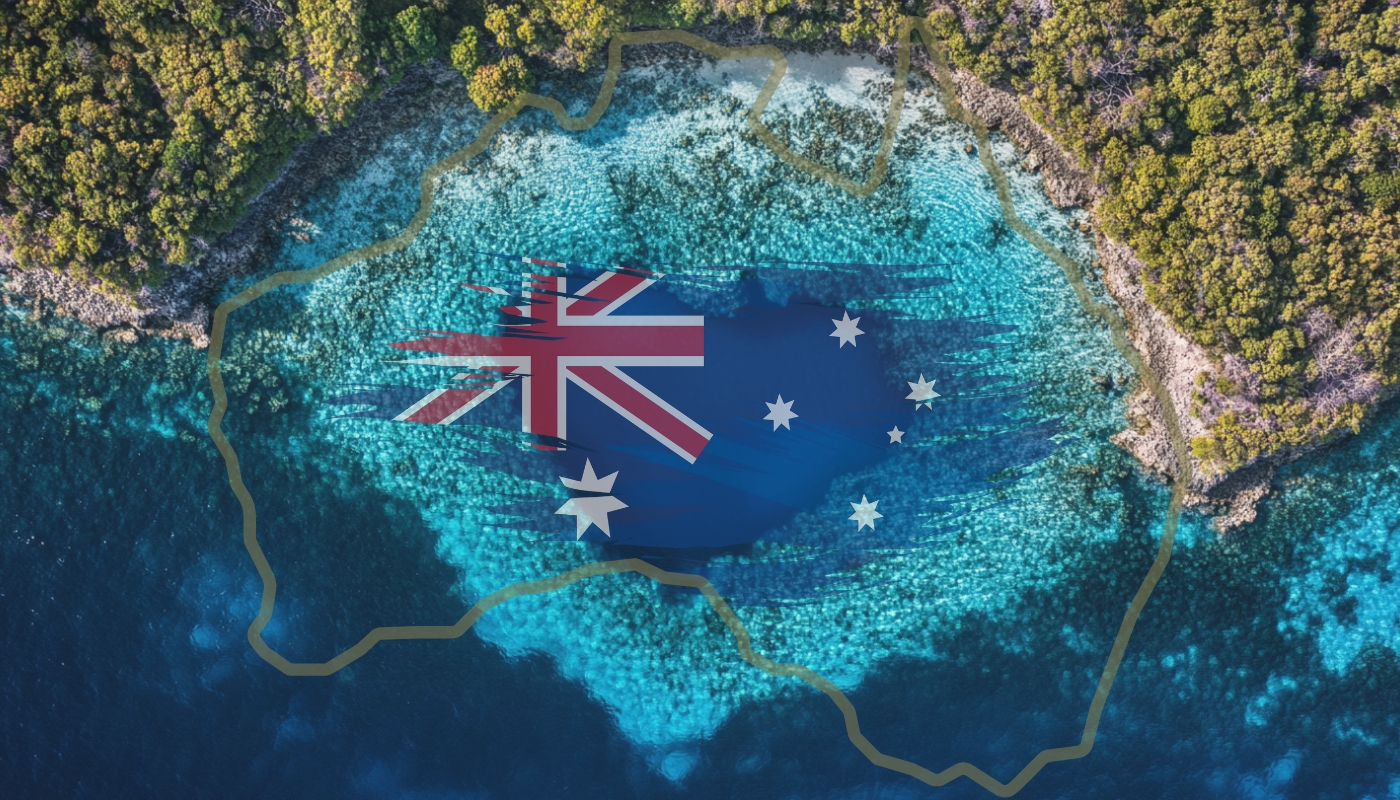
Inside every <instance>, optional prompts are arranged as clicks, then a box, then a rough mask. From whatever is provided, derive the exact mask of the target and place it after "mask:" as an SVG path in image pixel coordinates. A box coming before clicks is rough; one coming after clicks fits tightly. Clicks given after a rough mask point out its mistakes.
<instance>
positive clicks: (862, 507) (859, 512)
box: [846, 495, 885, 531]
mask: <svg viewBox="0 0 1400 800" xmlns="http://www.w3.org/2000/svg"><path fill="white" fill-rule="evenodd" d="M878 505H880V501H879V500H876V501H875V502H873V503H872V502H870V501H869V500H866V499H865V495H861V496H860V502H859V503H851V508H852V509H854V510H855V512H856V513H854V514H852V515H850V516H849V517H846V519H853V520H855V521H856V530H860V529H861V528H864V527H865V526H867V525H869V526H870V530H872V531H873V530H875V520H877V519H879V518H881V517H883V516H885V515H884V514H881V513H880V512H878V511H876V510H875V506H878Z"/></svg>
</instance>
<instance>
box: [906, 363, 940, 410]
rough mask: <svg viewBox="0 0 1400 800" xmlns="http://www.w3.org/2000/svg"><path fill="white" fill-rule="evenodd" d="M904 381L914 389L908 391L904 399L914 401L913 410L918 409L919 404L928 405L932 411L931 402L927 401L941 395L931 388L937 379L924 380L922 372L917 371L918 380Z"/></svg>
mask: <svg viewBox="0 0 1400 800" xmlns="http://www.w3.org/2000/svg"><path fill="white" fill-rule="evenodd" d="M905 383H907V384H909V388H910V389H913V390H914V391H912V392H910V393H909V394H908V395H907V396H905V398H904V399H905V400H913V401H914V410H915V411H918V410H919V407H920V406H928V407H929V410H930V411H932V410H933V403H931V402H929V401H930V400H932V399H933V398H935V397H942V396H943V395H941V394H939V393H938V392H935V391H934V390H933V385H934V384H935V383H938V379H937V378H934V379H933V380H931V381H926V380H924V373H922V372H920V373H919V380H918V381H917V382H915V381H905Z"/></svg>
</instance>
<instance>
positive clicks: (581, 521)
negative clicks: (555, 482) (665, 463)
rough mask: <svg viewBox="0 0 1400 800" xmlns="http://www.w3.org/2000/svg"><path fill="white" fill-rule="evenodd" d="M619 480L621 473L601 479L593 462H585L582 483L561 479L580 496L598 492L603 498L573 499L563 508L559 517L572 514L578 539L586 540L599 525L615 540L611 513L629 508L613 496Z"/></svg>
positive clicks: (575, 537)
mask: <svg viewBox="0 0 1400 800" xmlns="http://www.w3.org/2000/svg"><path fill="white" fill-rule="evenodd" d="M615 480H617V473H616V472H614V473H613V474H611V475H609V476H607V477H605V478H600V477H598V475H597V474H596V473H594V472H593V462H592V460H590V459H584V461H583V477H582V478H580V479H579V480H574V479H573V478H565V477H560V478H559V482H560V483H562V484H564V485H565V486H567V487H569V488H570V489H574V490H575V491H580V492H598V493H600V495H593V496H590V497H570V498H569V501H568V502H566V503H565V504H564V505H562V506H560V507H559V510H558V511H556V512H554V513H556V514H571V515H573V516H574V517H575V518H576V521H577V523H578V525H577V529H578V534H577V535H576V536H574V539H582V538H583V534H584V532H585V531H587V530H588V526H589V525H597V526H598V530H600V531H602V532H603V535H605V536H607V537H608V538H609V539H611V538H612V531H610V530H608V512H609V511H617V510H619V509H623V508H626V507H627V504H626V503H624V502H622V501H621V500H618V499H617V498H616V497H613V496H612V487H613V481H615Z"/></svg>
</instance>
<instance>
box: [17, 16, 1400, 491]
mask: <svg viewBox="0 0 1400 800" xmlns="http://www.w3.org/2000/svg"><path fill="white" fill-rule="evenodd" d="M906 14H926V15H928V17H929V19H930V22H931V23H932V25H933V27H934V28H935V30H936V31H937V32H938V34H939V35H940V36H942V37H944V38H945V39H946V40H947V42H948V43H949V49H950V53H951V55H952V58H953V60H954V62H955V63H956V64H958V65H959V66H963V67H966V68H968V69H971V70H973V71H974V72H976V73H978V74H979V75H980V76H982V77H983V78H984V79H987V80H989V81H995V82H1002V83H1009V84H1010V85H1011V86H1013V87H1014V88H1015V89H1016V90H1017V91H1018V92H1019V93H1020V95H1021V96H1022V98H1023V99H1024V102H1025V104H1026V106H1027V107H1028V108H1029V109H1030V110H1031V112H1032V113H1033V114H1034V115H1036V116H1037V118H1039V119H1040V120H1041V121H1042V122H1043V124H1045V125H1046V127H1047V128H1048V129H1049V130H1050V131H1051V132H1052V133H1053V134H1054V135H1055V136H1056V137H1057V138H1058V139H1059V140H1060V142H1061V143H1062V144H1064V145H1065V146H1066V147H1067V148H1069V149H1070V150H1072V151H1073V152H1075V153H1077V154H1078V155H1079V157H1080V158H1081V160H1082V162H1083V163H1084V165H1085V166H1086V167H1088V168H1089V169H1090V170H1091V171H1092V172H1093V173H1094V174H1095V175H1096V176H1097V177H1098V179H1099V180H1100V181H1101V182H1102V183H1104V184H1105V185H1106V186H1107V187H1108V189H1109V196H1108V198H1107V199H1106V200H1105V201H1104V203H1103V205H1102V207H1101V209H1100V211H1101V213H1100V221H1101V223H1102V224H1103V225H1104V227H1105V229H1106V231H1107V232H1108V233H1109V234H1110V235H1112V236H1113V237H1114V238H1117V239H1119V240H1121V241H1125V242H1127V243H1129V244H1130V245H1131V246H1132V247H1133V249H1134V251H1135V252H1136V253H1137V254H1138V256H1139V257H1140V258H1141V259H1142V260H1143V261H1144V262H1145V263H1146V265H1147V270H1146V273H1145V275H1144V283H1145V285H1146V288H1147V292H1148V296H1149V298H1150V299H1151V300H1152V302H1153V303H1155V304H1156V305H1157V306H1158V307H1159V308H1161V309H1162V310H1163V311H1164V312H1165V313H1166V314H1167V315H1168V316H1169V317H1170V319H1171V320H1172V321H1173V322H1174V323H1175V324H1176V325H1177V326H1178V327H1179V328H1180V329H1181V330H1182V331H1184V332H1186V333H1188V334H1189V335H1190V336H1192V337H1193V338H1194V339H1195V340H1196V341H1198V342H1200V343H1202V344H1204V345H1207V346H1210V347H1211V348H1213V350H1214V352H1216V353H1219V354H1222V355H1226V354H1228V355H1229V356H1232V357H1234V359H1235V360H1231V359H1230V358H1226V359H1225V360H1224V361H1222V362H1221V363H1220V364H1219V365H1218V366H1217V367H1216V369H1215V374H1213V375H1211V376H1209V379H1207V376H1204V375H1202V376H1201V380H1200V381H1198V384H1199V386H1200V390H1199V394H1198V403H1197V404H1196V407H1195V408H1194V409H1193V411H1194V412H1195V413H1198V414H1201V415H1203V416H1205V417H1206V418H1207V419H1208V421H1210V422H1211V423H1212V425H1213V428H1212V430H1213V432H1214V435H1213V436H1210V437H1203V438H1202V439H1200V440H1198V441H1197V442H1195V443H1194V444H1195V448H1196V452H1197V454H1198V455H1200V456H1202V457H1203V458H1206V459H1207V460H1209V461H1211V462H1214V463H1217V464H1219V465H1221V466H1237V465H1239V464H1241V463H1244V462H1245V461H1247V460H1248V459H1249V458H1251V457H1253V456H1254V455H1257V454H1259V453H1263V452H1270V451H1273V450H1276V449H1278V448H1279V447H1282V446H1287V445H1299V444H1305V443H1308V442H1311V441H1316V440H1318V439H1321V438H1324V437H1326V436H1327V435H1329V434H1330V433H1331V432H1332V431H1334V430H1336V429H1338V428H1339V426H1342V425H1356V424H1358V422H1359V419H1360V416H1361V414H1362V413H1363V411H1364V409H1365V408H1366V407H1368V405H1369V404H1370V402H1371V401H1372V400H1373V399H1374V397H1375V396H1376V395H1377V393H1378V392H1379V391H1380V390H1381V387H1382V386H1383V385H1386V384H1390V383H1393V382H1394V381H1395V380H1396V379H1397V377H1400V340H1398V339H1397V337H1400V291H1397V286H1396V284H1397V282H1398V281H1400V217H1397V210H1400V106H1397V99H1396V97H1395V93H1394V92H1395V87H1396V84H1397V82H1398V81H1400V57H1397V50H1400V8H1397V7H1395V6H1392V5H1391V4H1390V2H1389V1H1388V0H1327V2H1298V0H959V1H958V2H952V1H951V0H934V1H933V2H929V3H925V2H922V0H908V2H901V0H519V2H492V1H491V0H469V2H459V1H454V0H429V1H428V2H418V3H412V2H408V0H227V1H225V0H0V174H3V177H4V192H3V195H0V254H3V252H4V251H9V252H10V253H11V256H12V258H13V259H15V260H16V261H18V263H19V264H20V265H22V266H24V267H52V268H60V269H69V270H72V271H73V272H75V273H77V274H79V275H83V276H95V277H97V278H100V279H102V281H104V283H105V284H107V285H108V286H109V287H111V288H112V289H114V290H117V291H131V290H134V289H136V288H138V287H139V286H140V285H142V284H145V283H152V282H155V281H158V280H160V278H161V274H162V271H163V267H164V266H165V265H168V264H171V263H179V262H182V261H186V260H188V259H190V258H191V257H193V256H195V255H196V254H197V250H198V249H199V248H200V247H201V245H202V242H203V239H202V238H200V237H207V236H209V235H211V234H216V233H218V232H220V231H222V230H226V229H227V228H228V227H229V226H230V225H231V224H232V222H233V221H234V220H235V219H236V218H237V217H238V215H239V213H240V211H241V209H242V206H243V204H244V203H245V202H246V200H247V199H248V198H249V197H250V196H251V195H252V194H253V193H255V192H256V191H257V190H258V189H259V188H260V187H261V186H262V185H263V184H264V183H265V181H266V180H267V179H268V177H269V176H270V175H271V174H273V172H274V171H275V170H276V169H277V167H278V166H279V165H280V164H281V163H282V162H283V161H284V160H285V158H286V156H287V154H288V153H289V152H290V148H291V147H292V146H293V145H294V144H295V143H296V142H297V141H298V140H300V139H302V138H304V137H305V136H307V135H309V134H310V133H312V132H314V131H316V130H318V129H326V128H330V127H333V126H335V125H337V124H340V123H343V122H344V121H345V120H346V119H347V118H348V117H349V116H350V115H351V114H353V112H354V110H355V107H356V105H357V103H358V102H360V101H361V100H363V99H364V98H366V97H368V96H371V95H373V94H374V93H375V92H377V91H379V90H380V89H381V88H382V87H384V86H385V85H386V84H387V83H389V82H392V81H393V80H395V79H396V78H397V77H398V76H399V75H400V74H401V73H402V70H403V69H404V68H405V67H406V66H407V65H408V64H411V63H413V62H416V61H422V60H425V59H427V58H430V57H439V58H441V59H442V60H443V61H444V62H445V63H450V64H452V65H453V66H455V67H457V68H458V69H459V70H461V71H462V73H463V74H464V75H465V76H466V77H467V78H468V80H469V88H468V91H469V94H470V97H471V98H472V99H473V100H474V101H475V102H476V103H477V104H478V105H479V106H481V107H482V108H485V109H495V108H500V107H502V106H504V105H506V104H508V103H509V102H510V101H511V99H513V98H514V97H515V96H516V95H517V94H518V93H519V92H521V91H524V90H528V88H529V87H530V86H531V85H532V84H533V78H532V76H531V69H532V64H533V65H534V67H535V68H536V70H538V67H540V66H543V65H545V64H549V65H552V66H553V67H555V68H565V69H587V68H589V67H590V66H592V65H594V64H595V63H596V62H597V60H598V59H599V57H600V56H601V52H602V48H603V47H604V45H605V44H606V42H607V41H608V39H609V38H610V37H611V36H612V35H613V34H614V33H615V32H617V31H619V30H623V29H625V28H627V27H629V26H635V25H654V26H663V27H689V26H693V25H695V24H697V23H700V22H705V21H710V20H714V19H728V20H731V21H742V23H743V24H745V25H753V26H756V27H759V28H761V29H763V30H765V31H767V32H769V33H772V34H774V35H777V36H781V37H786V38H789V39H793V40H798V41H813V40H817V39H820V38H822V37H833V38H836V37H839V39H841V40H842V41H844V42H847V43H856V42H868V43H875V44H879V45H888V44H889V43H890V42H892V40H893V39H894V37H895V36H896V31H897V30H898V21H899V19H900V17H901V16H903V15H906ZM1241 365H1243V366H1241Z"/></svg>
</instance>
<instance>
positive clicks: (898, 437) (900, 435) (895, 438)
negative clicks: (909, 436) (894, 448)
mask: <svg viewBox="0 0 1400 800" xmlns="http://www.w3.org/2000/svg"><path fill="white" fill-rule="evenodd" d="M908 432H909V431H902V430H900V429H899V426H898V425H896V426H894V430H892V431H885V433H886V434H887V435H889V437H890V444H894V443H895V442H899V443H900V444H904V434H906V433H908Z"/></svg>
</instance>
